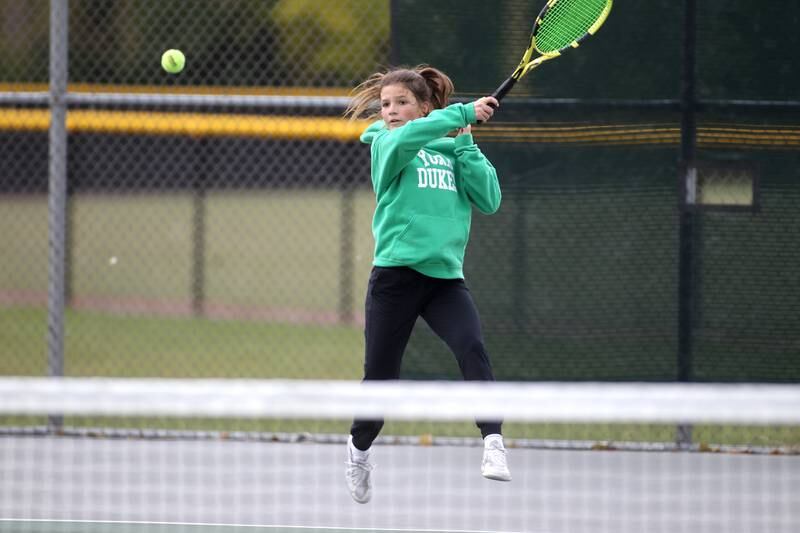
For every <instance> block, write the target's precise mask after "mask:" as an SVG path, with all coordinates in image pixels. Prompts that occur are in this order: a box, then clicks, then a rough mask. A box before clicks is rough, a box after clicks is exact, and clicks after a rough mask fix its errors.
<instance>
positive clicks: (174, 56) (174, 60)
mask: <svg viewBox="0 0 800 533" xmlns="http://www.w3.org/2000/svg"><path fill="white" fill-rule="evenodd" d="M184 65H186V56H184V55H183V52H181V51H180V50H175V49H171V50H167V51H166V52H164V55H162V56H161V66H162V67H164V70H166V71H167V72H169V73H170V74H177V73H178V72H180V71H182V70H183V67H184Z"/></svg>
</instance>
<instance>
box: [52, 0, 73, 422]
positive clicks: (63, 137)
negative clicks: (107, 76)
mask: <svg viewBox="0 0 800 533" xmlns="http://www.w3.org/2000/svg"><path fill="white" fill-rule="evenodd" d="M68 26H69V2H68V0H50V132H49V133H50V138H49V145H48V149H49V167H48V173H49V197H48V217H49V220H48V254H49V255H48V288H47V352H48V358H47V363H48V364H47V367H48V374H49V375H50V376H51V377H60V376H63V375H64V297H65V292H66V291H65V285H66V284H65V281H66V275H65V272H66V269H65V258H66V254H65V245H66V207H67V101H66V98H67V71H68V67H67V60H68V57H69V54H68V42H69V38H68ZM63 425H64V420H63V416H61V415H59V414H52V415H50V417H49V427H50V430H51V431H56V432H57V431H60V429H61V428H62V427H63Z"/></svg>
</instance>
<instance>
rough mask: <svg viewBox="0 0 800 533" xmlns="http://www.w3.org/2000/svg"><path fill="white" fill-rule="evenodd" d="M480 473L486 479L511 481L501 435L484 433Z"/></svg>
mask: <svg viewBox="0 0 800 533" xmlns="http://www.w3.org/2000/svg"><path fill="white" fill-rule="evenodd" d="M481 474H483V477H485V478H488V479H494V480H497V481H511V472H509V470H508V463H507V461H506V449H505V447H504V446H503V437H502V436H500V435H497V434H492V435H486V438H485V439H484V448H483V462H482V463H481Z"/></svg>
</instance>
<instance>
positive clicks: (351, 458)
mask: <svg viewBox="0 0 800 533" xmlns="http://www.w3.org/2000/svg"><path fill="white" fill-rule="evenodd" d="M358 452H359V450H357V449H356V447H355V446H353V436H352V435H351V436H350V438H348V439H347V461H345V464H346V465H347V468H345V471H344V477H345V480H346V481H347V488H348V490H349V491H350V496H352V497H353V499H354V500H355V501H357V502H358V503H367V502H368V501H369V499H370V498H371V497H372V485H371V484H370V481H369V476H370V472H372V464H371V463H370V462H369V457H368V454H364V452H361V453H362V454H363V457H357V456H356V455H357V453H358Z"/></svg>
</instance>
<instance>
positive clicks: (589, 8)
mask: <svg viewBox="0 0 800 533" xmlns="http://www.w3.org/2000/svg"><path fill="white" fill-rule="evenodd" d="M612 3H613V0H549V1H548V2H547V4H546V5H545V6H544V8H543V9H542V11H541V12H540V13H539V16H538V17H536V21H535V22H534V23H533V30H532V31H531V44H530V46H529V47H528V49H527V50H525V55H523V56H522V61H520V62H519V66H518V67H517V69H516V70H515V71H514V73H513V74H511V76H509V77H508V79H507V80H506V81H504V82H503V83H502V85H500V87H498V88H497V90H495V92H493V93H492V96H494V97H495V98H497V100H502V99H503V97H504V96H505V95H506V94H508V91H510V90H511V88H512V87H514V84H516V83H517V82H518V81H519V80H520V78H522V77H523V76H524V75H525V74H527V73H528V72H530V71H531V70H533V69H535V68H536V67H538V66H539V65H541V64H542V63H544V62H545V61H549V60H551V59H554V58H556V57H558V56H560V55H561V54H562V53H563V52H565V51H566V50H569V49H570V48H577V47H578V46H579V45H580V44H581V42H583V41H584V39H586V38H587V37H589V36H590V35H594V34H595V32H596V31H597V30H598V29H600V26H602V25H603V23H604V22H605V21H606V18H607V17H608V14H609V12H610V11H611V4H612ZM534 52H538V53H539V54H540V55H539V56H537V57H536V58H534V59H531V58H532V57H533V54H534Z"/></svg>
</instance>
